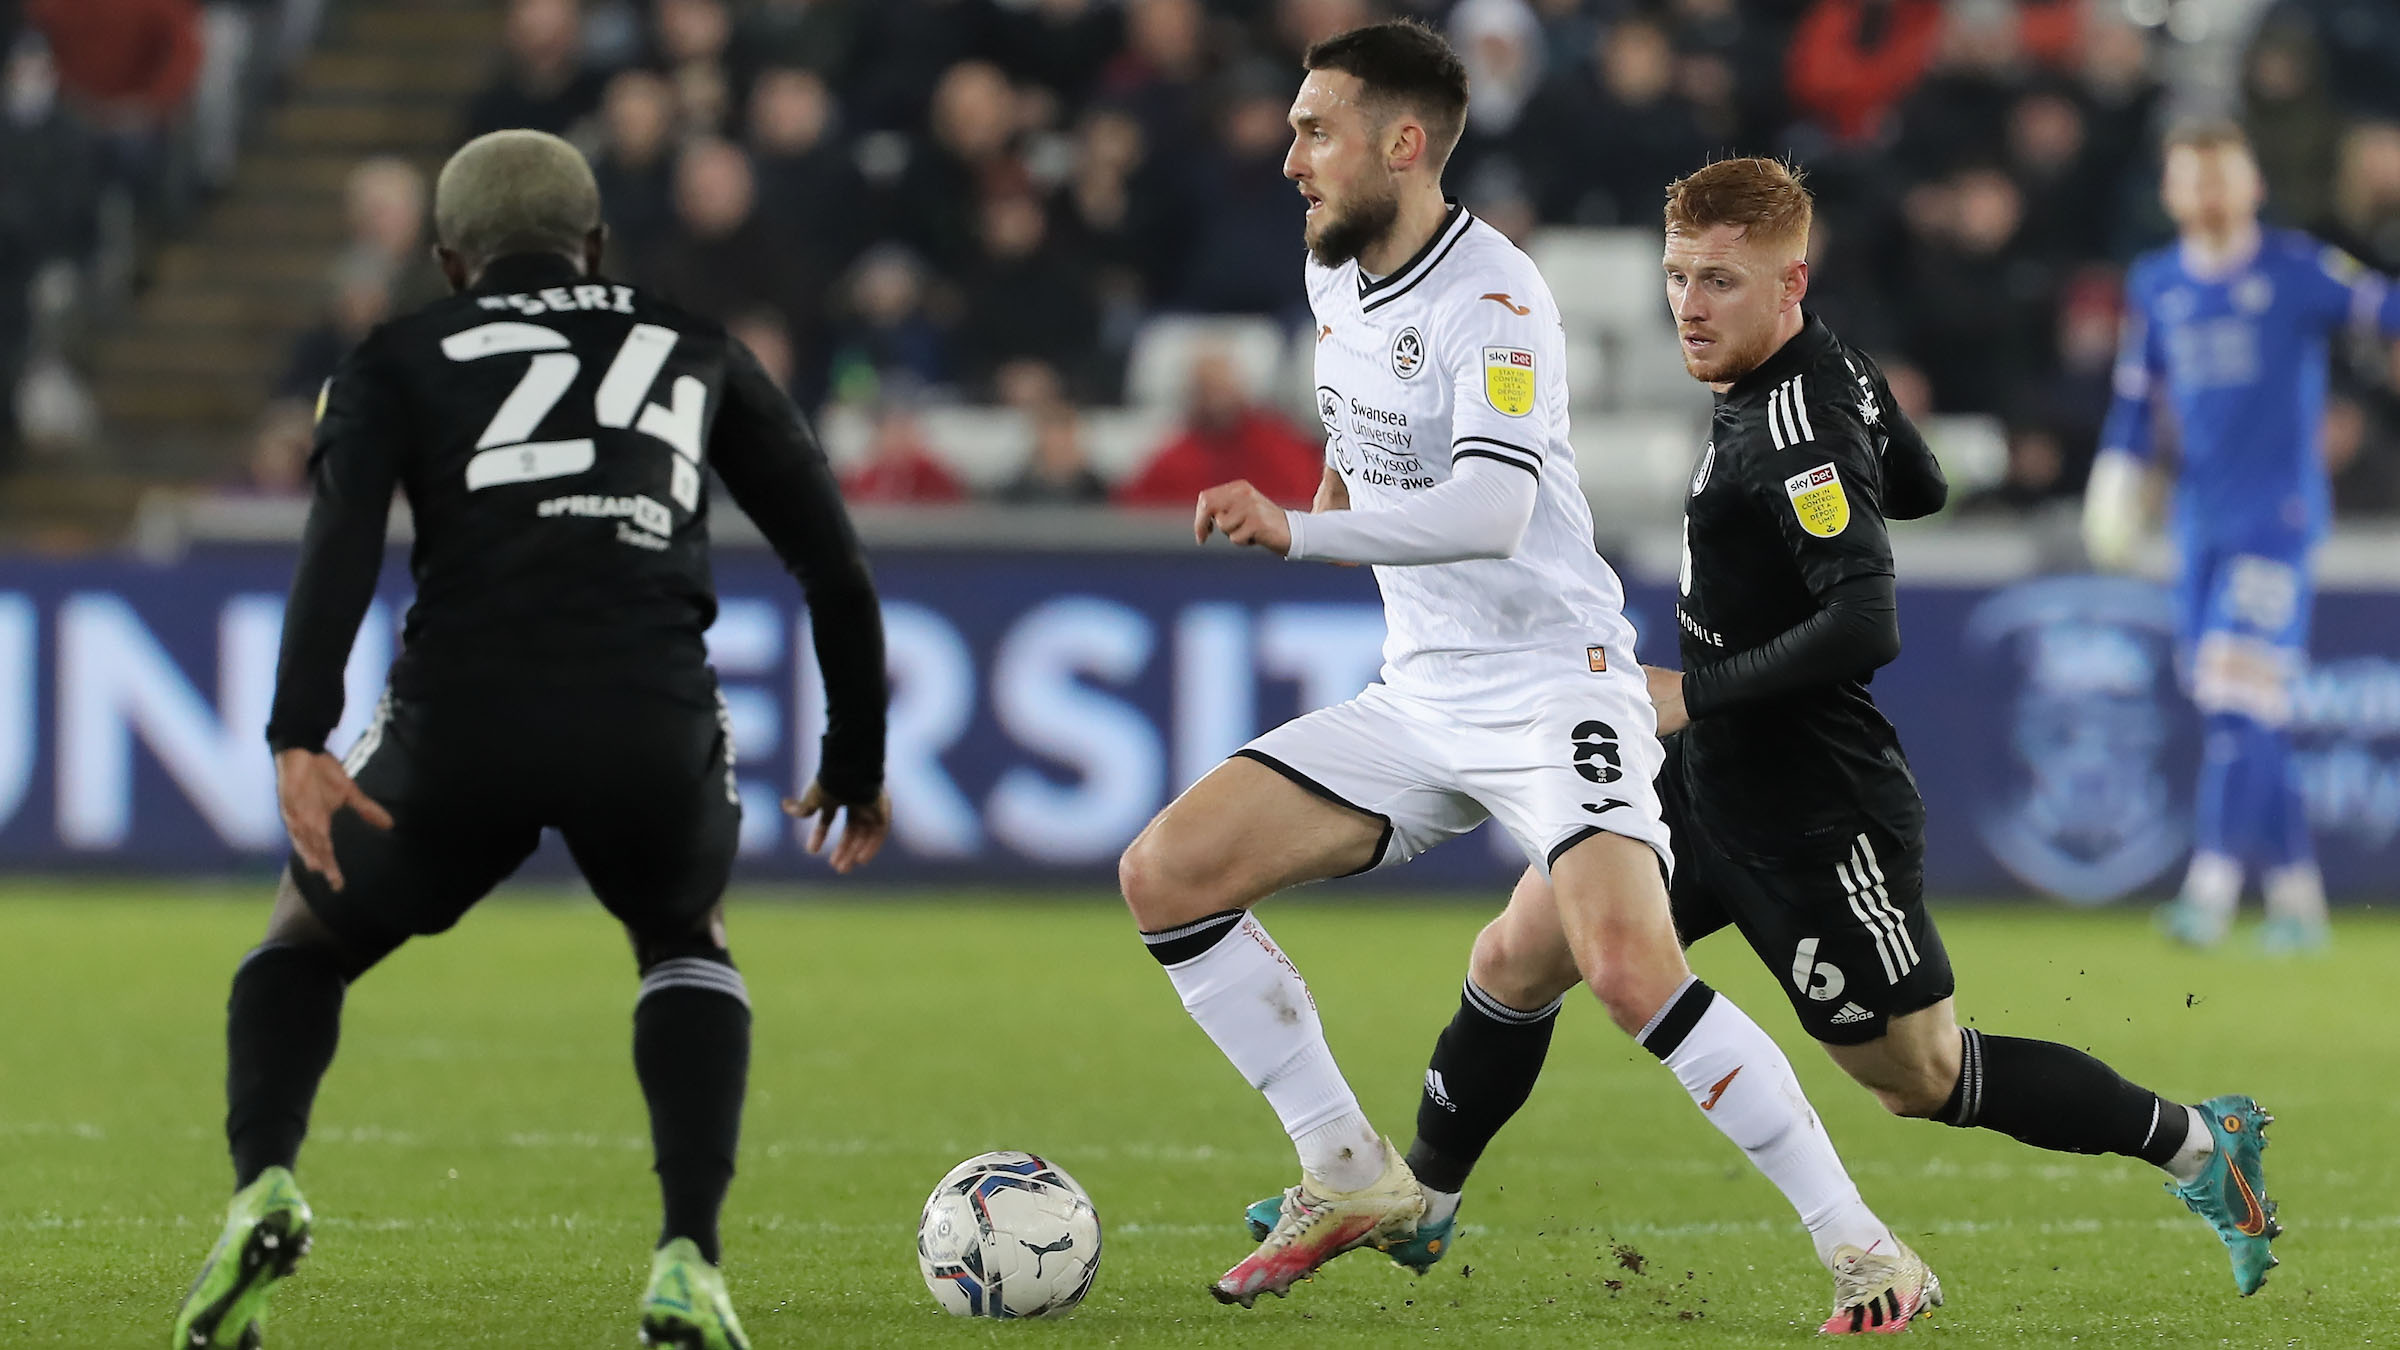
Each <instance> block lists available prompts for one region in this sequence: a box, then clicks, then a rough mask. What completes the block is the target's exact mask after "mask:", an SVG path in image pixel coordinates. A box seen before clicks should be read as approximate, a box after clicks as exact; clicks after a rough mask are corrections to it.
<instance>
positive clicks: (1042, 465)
mask: <svg viewBox="0 0 2400 1350" xmlns="http://www.w3.org/2000/svg"><path fill="white" fill-rule="evenodd" d="M1027 420H1028V421H1030V422H1031V423H1032V425H1033V456H1032V458H1031V459H1030V460H1028V461H1027V463H1026V465H1025V471H1024V472H1023V473H1020V474H1018V475H1017V476H1016V477H1015V478H1014V479H1012V480H1010V481H1009V482H1008V484H1007V485H1005V486H1004V487H1002V488H1001V489H1000V491H999V492H998V493H996V494H994V495H995V497H996V499H997V500H999V501H1004V502H1008V503H1010V504H1011V505H1015V506H1077V505H1083V504H1086V503H1092V502H1104V501H1107V500H1108V484H1106V483H1104V482H1102V481H1100V475H1099V474H1097V473H1094V472H1092V464H1091V460H1090V459H1089V458H1087V457H1086V456H1085V455H1084V452H1083V420H1082V418H1081V417H1080V416H1079V415H1078V414H1077V413H1076V411H1075V405H1074V404H1072V403H1069V402H1066V401H1065V400H1063V399H1053V400H1050V401H1048V402H1046V403H1044V404H1043V405H1042V406H1041V407H1038V408H1036V409H1034V410H1033V411H1032V412H1031V413H1030V414H1029V415H1028V418H1027Z"/></svg>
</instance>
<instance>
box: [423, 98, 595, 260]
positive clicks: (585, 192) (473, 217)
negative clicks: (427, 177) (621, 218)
mask: <svg viewBox="0 0 2400 1350" xmlns="http://www.w3.org/2000/svg"><path fill="white" fill-rule="evenodd" d="M599 229H600V186H599V184H597V183H595V182H593V181H592V168H591V166H590V165H589V164H587V163H585V162H584V158H583V152H581V151H579V150H577V149H576V148H575V147H574V146H572V145H569V144H567V143H566V142H565V141H563V140H560V139H559V138H558V137H556V136H553V135H550V134H549V133H548V132H542V131H495V132H492V133H490V134H488V135H483V136H478V137H476V138H475V139H474V140H471V141H469V142H467V143H466V144H465V145H463V146H460V147H459V150H458V153H457V154H455V155H452V156H451V157H450V162H449V163H448V164H445V165H443V166H442V176H441V178H440V179H439V180H438V181H436V183H435V184H434V189H433V230H434V236H435V238H436V240H437V241H438V242H439V243H440V244H441V246H442V248H443V249H445V250H447V251H448V252H449V253H451V254H453V255H455V256H456V257H457V259H458V260H459V262H460V263H461V264H462V265H463V266H464V268H465V270H466V272H467V273H468V275H469V276H472V275H473V274H474V273H477V272H480V271H482V270H483V267H484V265H485V264H487V263H489V262H491V261H492V260H493V259H494V258H501V257H506V256H507V255H509V254H512V253H558V254H563V255H565V256H567V257H569V258H575V259H579V260H580V259H582V258H583V257H584V256H585V254H586V252H587V250H588V248H589V247H590V245H591V242H592V240H593V237H594V235H595V234H596V232H597V231H598V230H599Z"/></svg>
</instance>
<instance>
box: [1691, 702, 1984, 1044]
mask: <svg viewBox="0 0 2400 1350" xmlns="http://www.w3.org/2000/svg"><path fill="white" fill-rule="evenodd" d="M1679 751H1680V746H1679V745H1677V744H1676V742H1675V740H1670V741H1669V742H1668V747H1667V763H1666V770H1665V772H1663V773H1662V774H1660V776H1659V794H1658V795H1659V803H1660V806H1661V808H1662V809H1663V811H1664V812H1665V814H1666V818H1667V828H1668V829H1669V830H1670V831H1672V833H1673V836H1674V840H1675V879H1674V882H1673V883H1672V885H1671V886H1670V888H1669V893H1670V897H1671V899H1672V901H1673V905H1674V912H1675V933H1676V936H1678V937H1680V938H1681V939H1682V940H1683V945H1684V946H1686V947H1689V946H1691V945H1692V944H1693V943H1695V942H1698V941H1699V940H1700V939H1702V938H1704V937H1706V936H1708V935H1709V934H1711V933H1714V932H1716V931H1717V930H1718V929H1720V928H1723V927H1725V926H1726V925H1728V924H1731V925H1733V926H1734V927H1737V928H1739V929H1741V930H1742V936H1743V937H1745V938H1748V939H1749V941H1750V948H1751V950H1753V951H1755V952H1757V953H1758V957H1759V959H1760V960H1761V961H1764V962H1765V963H1766V965H1767V969H1768V970H1771V971H1773V972H1775V974H1776V977H1777V980H1778V982H1779V983H1781V984H1782V985H1783V992H1784V996H1785V997H1787V998H1789V999H1790V1000H1791V1001H1792V1011H1793V1012H1794V1013H1796V1014H1798V1016H1799V1018H1800V1025H1801V1026H1802V1027H1804V1028H1806V1029H1807V1031H1808V1034H1809V1035H1811V1036H1814V1037H1815V1038H1817V1040H1819V1041H1821V1042H1824V1043H1826V1044H1829V1045H1857V1044H1860V1043H1862V1042H1865V1041H1871V1040H1874V1039H1875V1038H1877V1037H1879V1036H1881V1035H1883V1033H1884V1030H1885V1026H1886V1024H1887V1023H1888V1022H1889V1021H1890V1020H1891V1019H1892V1018H1895V1017H1899V1016H1901V1015H1903V1014H1906V1013H1912V1012H1916V1011H1917V1010H1918V1009H1920V1008H1929V1007H1932V1006H1933V1005H1934V1004H1936V1003H1939V1002H1941V1001H1942V1000H1943V999H1946V998H1948V997H1950V995H1951V994H1952V993H1953V992H1954V991H1955V990H1956V988H1957V982H1956V980H1955V979H1954V978H1953V976H1952V975H1951V972H1950V954H1949V953H1948V952H1947V951H1944V950H1943V949H1942V936H1941V934H1940V933H1937V932H1935V931H1934V927H1933V916H1932V915H1930V914H1927V913H1926V912H1925V841H1924V839H1923V837H1922V836H1920V837H1917V838H1914V839H1898V838H1893V837H1892V836H1891V835H1890V834H1889V833H1888V832H1886V831H1884V830H1883V829H1881V828H1880V827H1877V826H1874V825H1866V824H1862V826H1861V828H1860V829H1859V831H1858V833H1857V836H1856V838H1855V839H1854V841H1853V842H1852V844H1851V847H1850V855H1849V857H1848V858H1846V859H1845V860H1843V861H1842V862H1839V863H1810V864H1786V865H1778V866H1771V867H1770V866H1761V865H1759V864H1757V863H1755V862H1744V861H1740V860H1737V859H1735V858H1732V857H1729V856H1727V855H1726V854H1725V853H1724V852H1723V851H1721V850H1720V849H1718V848H1716V847H1715V846H1714V845H1713V841H1712V839H1711V837H1710V834H1709V832H1708V831H1707V830H1706V829H1704V828H1700V827H1699V826H1697V825H1696V824H1695V823H1694V822H1693V818H1692V813H1691V803H1690V799H1689V797H1688V796H1687V795H1686V793H1685V791H1684V785H1683V762H1682V756H1681V754H1680V753H1679Z"/></svg>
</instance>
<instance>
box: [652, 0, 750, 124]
mask: <svg viewBox="0 0 2400 1350" xmlns="http://www.w3.org/2000/svg"><path fill="white" fill-rule="evenodd" d="M656 3H657V8H656V10H655V11H654V16H655V29H656V32H655V38H654V46H655V49H656V51H657V53H658V64H659V69H660V70H661V71H662V72H663V73H664V74H665V75H666V77H667V83H668V84H669V85H670V86H672V87H673V88H674V90H675V111H676V117H677V119H678V120H679V121H680V122H681V123H682V125H683V129H684V131H686V132H687V133H691V134H696V135H712V136H713V135H723V134H725V133H727V132H729V131H730V130H731V129H732V126H731V124H732V120H733V97H734V95H733V85H732V72H731V71H730V70H729V69H728V68H727V66H726V60H725V52H726V45H727V44H728V43H729V42H731V41H732V39H733V16H732V14H731V13H729V12H728V11H727V10H726V8H725V0H656Z"/></svg>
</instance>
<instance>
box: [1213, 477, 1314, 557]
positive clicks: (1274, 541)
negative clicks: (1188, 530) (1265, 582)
mask: <svg viewBox="0 0 2400 1350" xmlns="http://www.w3.org/2000/svg"><path fill="white" fill-rule="evenodd" d="M1211 530H1214V531H1216V532H1218V533H1220V534H1222V535H1224V536H1225V537H1226V538H1227V539H1230V540H1232V541H1233V542H1235V543H1237V544H1253V545H1256V546H1257V547H1259V548H1263V549H1266V550H1268V551H1270V552H1272V553H1275V554H1277V555H1282V554H1287V553H1289V552H1291V551H1292V526H1291V522H1290V521H1288V520H1286V519H1285V518H1284V514H1283V508H1282V507H1280V506H1277V505H1276V504H1275V503H1273V502H1271V501H1269V500H1267V494H1265V493H1263V492H1261V491H1259V490H1258V489H1257V488H1254V487H1252V486H1250V484H1249V482H1248V480H1246V479H1236V480H1235V481H1233V482H1230V483H1222V484H1219V485H1218V486H1216V487H1213V488H1210V489H1209V490H1208V491H1206V492H1203V493H1201V494H1200V507H1199V510H1197V511H1195V512H1194V513H1193V514H1192V538H1193V539H1194V540H1195V541H1197V542H1199V543H1203V544H1205V543H1207V542H1208V536H1209V532H1210V531H1211Z"/></svg>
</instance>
